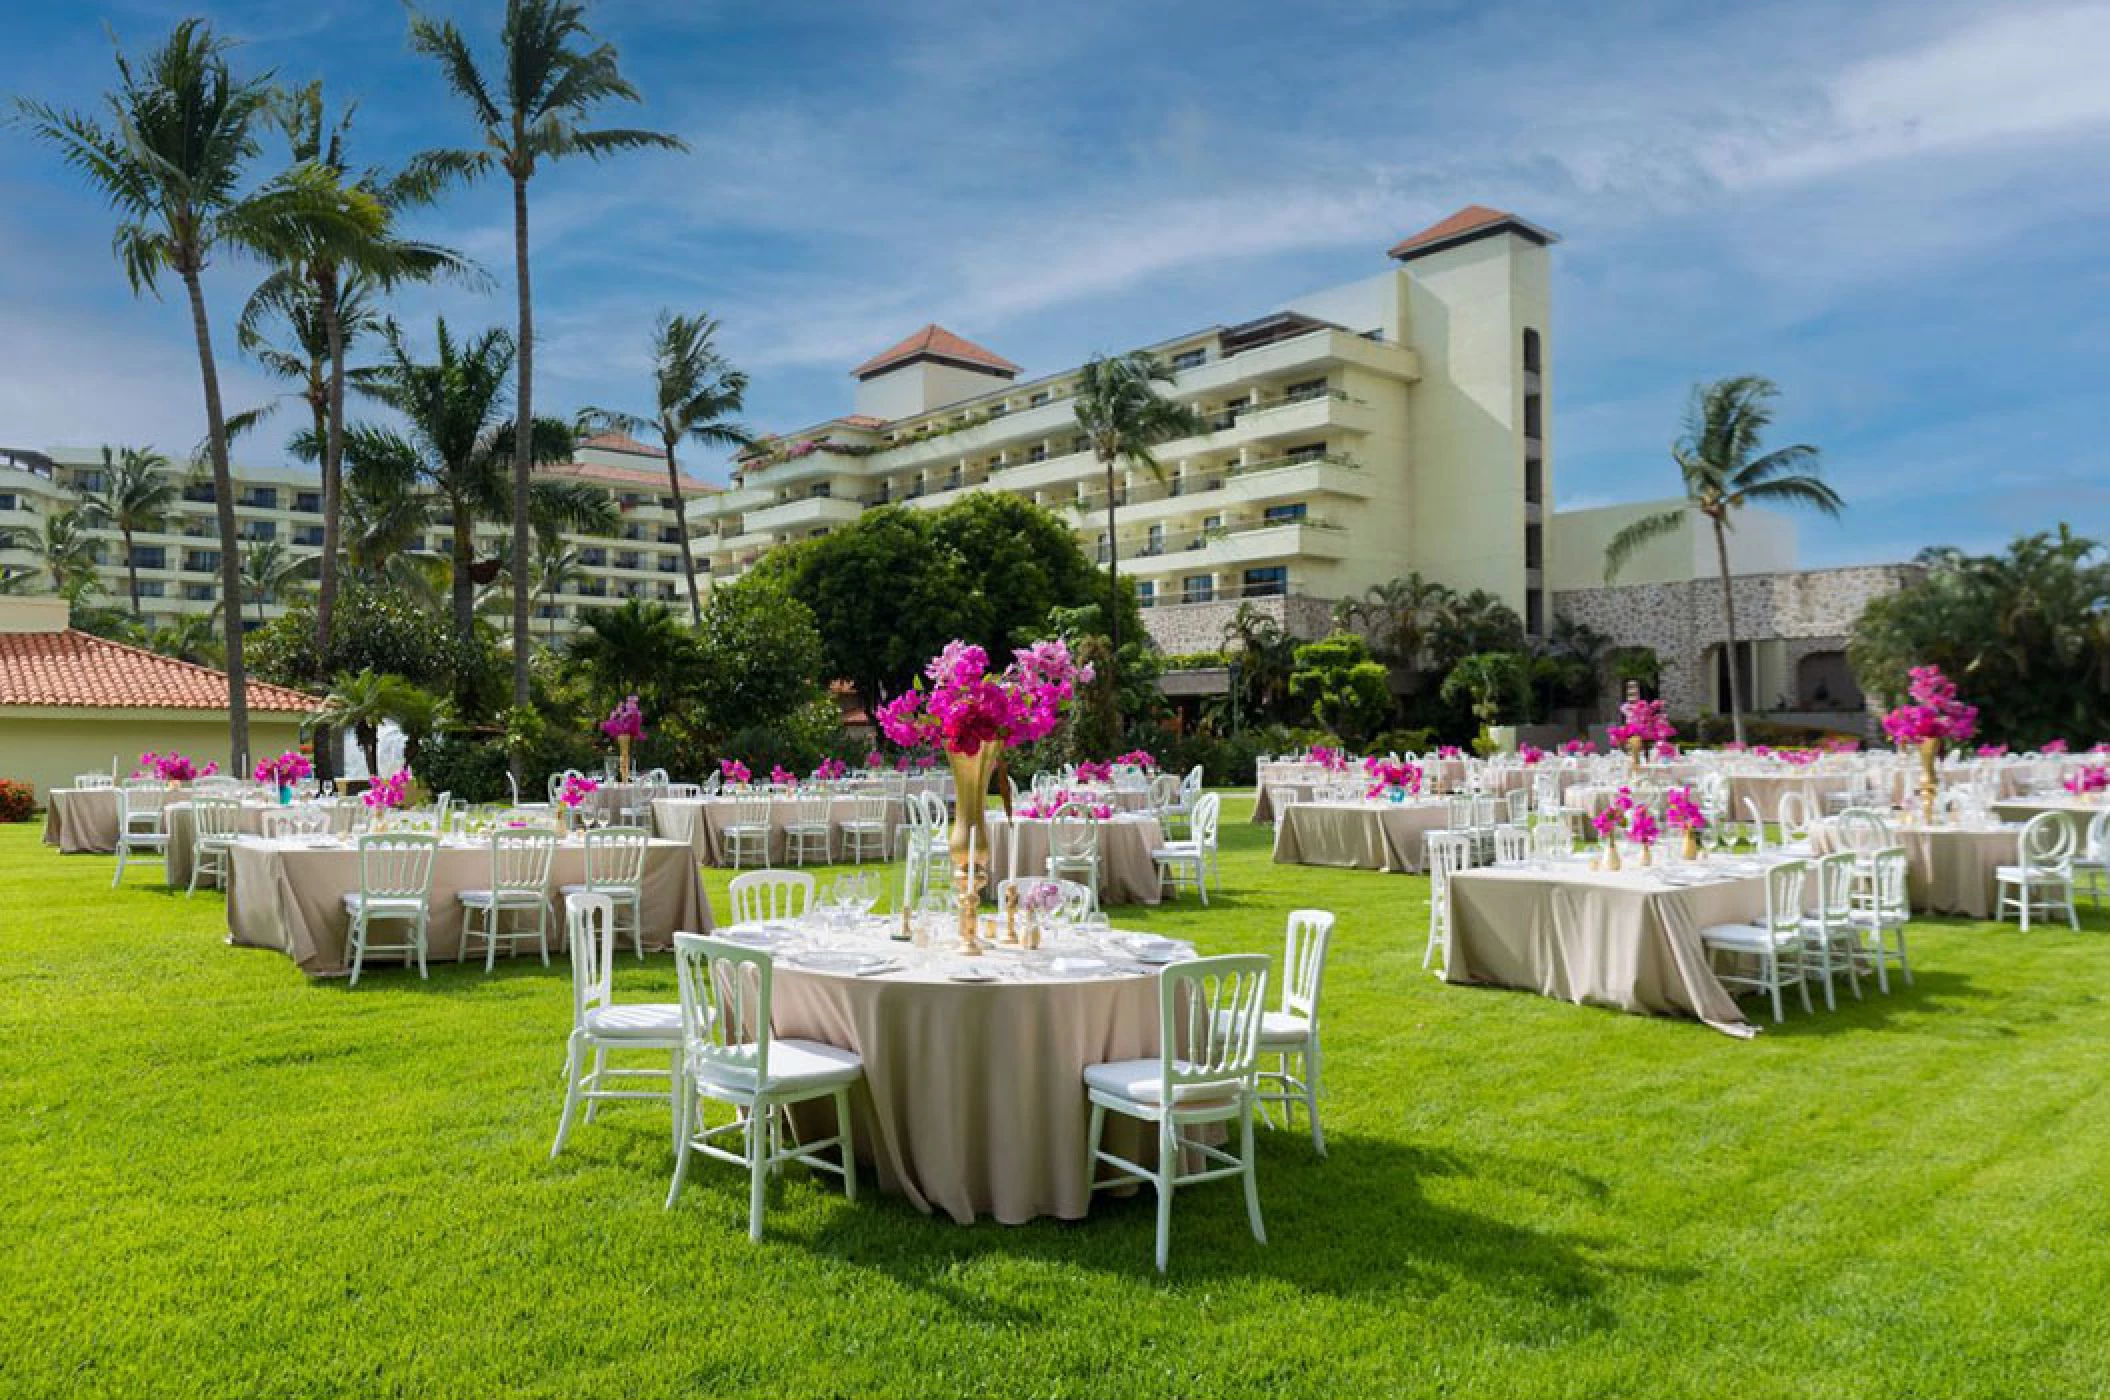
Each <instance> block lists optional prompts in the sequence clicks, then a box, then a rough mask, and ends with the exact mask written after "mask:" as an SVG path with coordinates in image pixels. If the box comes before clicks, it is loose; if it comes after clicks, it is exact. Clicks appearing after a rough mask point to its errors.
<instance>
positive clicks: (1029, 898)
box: [1018, 880, 1062, 914]
mask: <svg viewBox="0 0 2110 1400" xmlns="http://www.w3.org/2000/svg"><path fill="white" fill-rule="evenodd" d="M1018 907H1019V908H1020V909H1023V910H1025V911H1026V912H1027V913H1029V914H1052V913H1054V912H1055V911H1056V910H1057V909H1060V908H1061V907H1062V886H1060V885H1058V884H1056V883H1055V882H1054V881H1053V880H1035V881H1034V882H1033V883H1032V884H1030V885H1027V886H1026V887H1025V888H1024V889H1023V890H1021V891H1019V896H1018Z"/></svg>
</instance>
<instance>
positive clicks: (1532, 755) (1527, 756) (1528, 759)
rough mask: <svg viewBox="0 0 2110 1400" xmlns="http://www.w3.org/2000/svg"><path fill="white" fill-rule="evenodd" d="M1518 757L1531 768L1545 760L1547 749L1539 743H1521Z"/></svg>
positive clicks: (1518, 748) (1518, 746)
mask: <svg viewBox="0 0 2110 1400" xmlns="http://www.w3.org/2000/svg"><path fill="white" fill-rule="evenodd" d="M1517 757H1518V758H1519V759H1521V760H1522V761H1523V764H1524V766H1525V767H1526V768H1530V767H1533V766H1535V765H1537V764H1539V763H1542V762H1544V761H1545V758H1546V751H1545V750H1544V749H1542V748H1540V747H1539V746H1538V745H1537V744H1519V745H1517Z"/></svg>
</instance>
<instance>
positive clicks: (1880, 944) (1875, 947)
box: [1852, 846, 1912, 996]
mask: <svg viewBox="0 0 2110 1400" xmlns="http://www.w3.org/2000/svg"><path fill="white" fill-rule="evenodd" d="M1867 870H1868V875H1867V876H1866V879H1865V883H1866V888H1867V895H1866V897H1865V898H1862V897H1856V899H1855V901H1854V911H1853V915H1852V919H1853V925H1854V928H1855V929H1856V930H1857V931H1858V932H1859V933H1860V934H1861V935H1862V936H1863V938H1864V939H1865V940H1866V941H1865V942H1864V943H1862V945H1861V946H1860V947H1859V948H1858V949H1857V950H1856V951H1857V953H1858V955H1859V958H1860V960H1861V963H1862V965H1863V966H1872V967H1873V968H1874V971H1875V974H1876V990H1877V991H1879V992H1882V993H1883V994H1885V995H1886V996H1887V995H1889V992H1890V972H1889V964H1891V963H1896V964H1897V968H1898V971H1899V973H1901V974H1902V975H1903V976H1904V978H1905V985H1906V986H1908V987H1909V986H1911V985H1912V963H1911V960H1910V959H1909V958H1908V957H1907V955H1906V951H1905V928H1906V925H1908V924H1910V923H1911V922H1912V901H1911V898H1910V893H1909V889H1908V877H1909V874H1910V865H1909V862H1908V860H1907V858H1906V855H1905V849H1904V847H1902V846H1892V847H1891V848H1890V849H1888V850H1884V851H1876V852H1874V853H1872V854H1871V855H1869V856H1868V857H1867ZM1893 938H1895V939H1896V942H1897V947H1896V949H1895V951H1893V950H1892V948H1891V946H1890V943H1891V940H1892V939H1893Z"/></svg>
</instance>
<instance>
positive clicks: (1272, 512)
mask: <svg viewBox="0 0 2110 1400" xmlns="http://www.w3.org/2000/svg"><path fill="white" fill-rule="evenodd" d="M1307 513H1308V512H1307V507H1306V506H1305V504H1304V502H1302V501H1297V502H1294V503H1292V504H1290V505H1286V506H1269V507H1268V508H1267V509H1266V510H1264V511H1262V512H1261V513H1260V515H1261V519H1263V520H1265V521H1267V523H1268V524H1270V525H1288V524H1291V523H1293V522H1295V521H1298V520H1302V519H1303V518H1304V517H1305V515H1306V514H1307Z"/></svg>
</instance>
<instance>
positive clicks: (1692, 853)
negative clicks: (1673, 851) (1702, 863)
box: [1680, 826, 1700, 860]
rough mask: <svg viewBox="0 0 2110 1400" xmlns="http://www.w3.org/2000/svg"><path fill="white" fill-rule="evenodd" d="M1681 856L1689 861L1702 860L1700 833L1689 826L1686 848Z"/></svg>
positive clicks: (1687, 828) (1686, 829) (1686, 830)
mask: <svg viewBox="0 0 2110 1400" xmlns="http://www.w3.org/2000/svg"><path fill="white" fill-rule="evenodd" d="M1680 854H1682V855H1683V856H1684V858H1685V859H1687V860H1698V859H1699V858H1700V833H1699V832H1697V831H1694V830H1693V829H1692V828H1691V827H1689V826H1688V827H1686V828H1685V846H1684V849H1683V850H1682V851H1681V852H1680Z"/></svg>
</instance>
